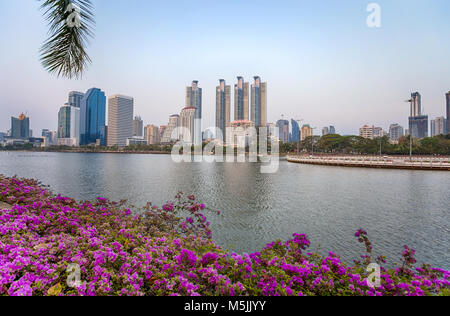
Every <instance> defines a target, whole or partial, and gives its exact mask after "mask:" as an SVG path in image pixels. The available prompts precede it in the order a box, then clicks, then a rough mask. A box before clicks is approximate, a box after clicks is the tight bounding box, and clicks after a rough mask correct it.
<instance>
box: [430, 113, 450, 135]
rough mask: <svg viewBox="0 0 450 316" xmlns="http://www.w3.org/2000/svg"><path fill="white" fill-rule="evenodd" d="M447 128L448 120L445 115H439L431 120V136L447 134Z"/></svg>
mask: <svg viewBox="0 0 450 316" xmlns="http://www.w3.org/2000/svg"><path fill="white" fill-rule="evenodd" d="M446 128H447V120H446V119H445V117H443V116H441V117H437V118H436V119H435V120H432V121H431V137H434V136H439V135H445V131H446Z"/></svg>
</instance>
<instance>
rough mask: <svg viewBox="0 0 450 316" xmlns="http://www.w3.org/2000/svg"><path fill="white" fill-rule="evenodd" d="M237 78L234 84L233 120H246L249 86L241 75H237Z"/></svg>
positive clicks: (247, 117) (247, 118) (247, 115)
mask: <svg viewBox="0 0 450 316" xmlns="http://www.w3.org/2000/svg"><path fill="white" fill-rule="evenodd" d="M237 80H238V82H237V84H235V85H234V120H235V121H248V120H249V119H250V116H249V109H250V108H249V101H250V93H249V92H250V86H249V83H248V82H245V81H244V78H243V77H237Z"/></svg>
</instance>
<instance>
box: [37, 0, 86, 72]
mask: <svg viewBox="0 0 450 316" xmlns="http://www.w3.org/2000/svg"><path fill="white" fill-rule="evenodd" d="M42 1H43V3H42V5H41V8H42V9H43V10H44V17H45V19H46V20H47V21H48V23H49V37H48V39H47V40H46V41H45V42H44V44H43V45H42V47H41V50H40V53H41V62H42V65H43V66H44V68H45V69H46V70H47V71H49V72H50V73H52V74H56V75H57V76H58V77H60V76H62V77H66V78H69V79H72V78H80V77H82V75H83V73H84V72H85V70H86V69H87V66H88V65H89V64H90V63H91V59H90V58H89V55H88V54H87V52H86V47H87V45H88V43H89V38H92V37H93V26H94V23H95V22H94V15H93V13H92V4H91V0H42ZM69 5H72V6H73V5H76V6H78V8H79V9H80V12H79V17H80V22H81V23H80V24H79V25H78V26H73V25H72V26H71V25H70V24H69V23H68V22H67V21H68V18H69V16H70V15H71V14H72V12H70V11H68V10H67V9H68V7H69Z"/></svg>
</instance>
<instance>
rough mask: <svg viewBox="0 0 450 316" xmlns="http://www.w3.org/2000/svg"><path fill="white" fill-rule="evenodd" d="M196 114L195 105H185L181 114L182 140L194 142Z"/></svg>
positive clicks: (189, 142)
mask: <svg viewBox="0 0 450 316" xmlns="http://www.w3.org/2000/svg"><path fill="white" fill-rule="evenodd" d="M195 115H196V108H194V107H185V108H184V109H183V110H182V111H181V114H180V127H181V130H180V140H182V141H183V142H185V143H187V144H194V122H195Z"/></svg>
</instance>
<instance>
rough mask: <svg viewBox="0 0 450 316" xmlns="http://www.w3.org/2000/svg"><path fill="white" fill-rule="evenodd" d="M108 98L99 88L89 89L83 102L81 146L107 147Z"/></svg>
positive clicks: (81, 111) (81, 110) (81, 109)
mask: <svg viewBox="0 0 450 316" xmlns="http://www.w3.org/2000/svg"><path fill="white" fill-rule="evenodd" d="M105 123H106V96H105V93H104V92H103V91H101V90H100V89H98V88H92V89H89V90H88V91H87V92H86V94H85V95H84V97H83V99H82V101H81V108H80V134H81V136H80V145H90V144H96V145H101V146H106V124H105Z"/></svg>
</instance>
